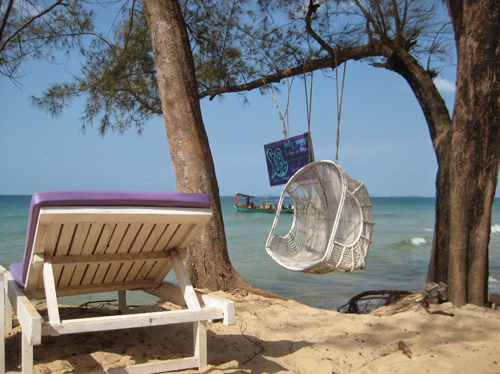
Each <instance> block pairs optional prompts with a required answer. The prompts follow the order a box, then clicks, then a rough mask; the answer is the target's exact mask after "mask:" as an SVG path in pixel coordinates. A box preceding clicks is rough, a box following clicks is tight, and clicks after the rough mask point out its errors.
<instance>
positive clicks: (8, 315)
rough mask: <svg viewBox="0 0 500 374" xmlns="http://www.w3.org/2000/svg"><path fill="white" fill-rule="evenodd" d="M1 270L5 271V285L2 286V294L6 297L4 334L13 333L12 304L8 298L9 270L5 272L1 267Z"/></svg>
mask: <svg viewBox="0 0 500 374" xmlns="http://www.w3.org/2000/svg"><path fill="white" fill-rule="evenodd" d="M0 270H3V284H2V290H1V291H2V293H3V295H4V313H5V314H4V321H3V322H4V323H3V325H4V329H5V330H4V332H5V331H7V332H9V331H12V304H11V303H10V301H9V298H8V296H7V295H8V292H9V290H8V285H7V278H6V274H7V270H5V268H3V267H2V266H1V265H0Z"/></svg>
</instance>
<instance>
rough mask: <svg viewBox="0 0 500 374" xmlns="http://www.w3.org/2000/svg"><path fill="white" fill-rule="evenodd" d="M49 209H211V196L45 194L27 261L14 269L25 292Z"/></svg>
mask: <svg viewBox="0 0 500 374" xmlns="http://www.w3.org/2000/svg"><path fill="white" fill-rule="evenodd" d="M47 206H136V207H141V206H142V207H171V208H210V195H207V194H199V193H183V192H129V191H44V192H36V193H35V194H33V197H32V198H31V205H30V211H29V217H28V228H27V236H26V247H25V249H24V256H23V261H22V262H18V263H14V264H12V265H10V271H11V273H12V277H13V278H14V280H15V281H16V283H18V284H19V285H20V286H21V287H23V288H24V284H25V282H26V275H27V274H28V267H29V261H30V258H31V252H32V250H33V241H34V239H35V232H36V226H37V223H38V215H39V214H40V208H42V207H47Z"/></svg>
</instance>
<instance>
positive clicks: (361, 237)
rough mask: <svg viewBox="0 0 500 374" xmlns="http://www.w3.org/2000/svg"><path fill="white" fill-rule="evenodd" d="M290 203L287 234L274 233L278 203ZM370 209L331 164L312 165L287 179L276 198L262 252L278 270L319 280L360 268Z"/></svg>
mask: <svg viewBox="0 0 500 374" xmlns="http://www.w3.org/2000/svg"><path fill="white" fill-rule="evenodd" d="M286 195H289V196H290V197H291V198H292V201H293V208H294V216H293V223H292V227H291V228H290V231H289V232H288V233H287V234H286V235H284V236H280V235H278V234H276V233H275V231H276V229H277V226H278V220H279V217H280V210H281V208H282V205H283V199H284V197H285V196H286ZM373 225H374V223H373V213H372V205H371V203H370V197H369V195H368V191H367V190H366V187H365V186H364V185H363V183H362V182H358V181H356V180H354V179H352V178H350V177H349V176H348V175H347V174H346V173H345V172H344V170H343V169H342V168H341V167H340V166H339V165H337V164H336V163H334V162H332V161H317V162H312V163H310V164H308V165H306V166H304V167H303V168H302V169H300V170H299V171H297V172H296V173H295V175H294V176H293V177H292V178H290V180H289V181H288V183H287V184H286V186H285V188H284V189H283V192H282V193H281V198H280V203H279V205H278V210H277V212H276V217H275V219H274V223H273V226H272V229H271V232H270V234H269V237H268V239H267V242H266V251H267V252H268V253H269V255H270V256H271V257H272V258H273V259H274V260H275V261H276V262H278V263H279V264H280V265H282V266H283V267H285V268H287V269H289V270H293V271H301V272H306V273H314V274H322V273H328V272H331V271H334V270H339V271H353V270H356V269H363V268H364V267H365V258H366V255H367V253H368V246H369V245H370V243H371V235H372V231H373Z"/></svg>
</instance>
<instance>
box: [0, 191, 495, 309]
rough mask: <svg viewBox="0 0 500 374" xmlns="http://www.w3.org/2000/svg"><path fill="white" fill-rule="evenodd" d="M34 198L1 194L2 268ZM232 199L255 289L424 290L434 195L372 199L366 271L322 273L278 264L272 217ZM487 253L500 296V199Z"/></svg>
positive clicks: (133, 298)
mask: <svg viewBox="0 0 500 374" xmlns="http://www.w3.org/2000/svg"><path fill="white" fill-rule="evenodd" d="M30 200H31V196H27V195H0V238H1V240H0V256H1V257H0V258H1V261H0V264H1V265H2V266H3V267H5V268H7V267H8V266H9V265H10V264H11V263H13V262H18V261H21V260H22V256H23V252H24V246H25V236H26V225H27V219H28V210H29V204H30ZM233 200H234V196H223V197H221V204H222V214H223V218H224V225H225V230H226V236H227V242H228V252H229V257H230V260H231V263H232V264H233V266H234V268H235V269H236V271H237V272H238V273H239V274H240V275H241V276H242V277H243V278H244V279H245V280H246V281H247V282H248V283H250V284H252V285H253V286H256V287H259V288H262V289H264V290H267V291H271V292H274V293H277V294H279V295H281V296H283V297H286V298H290V299H294V300H297V301H300V302H304V303H306V304H308V305H311V306H314V307H318V308H323V309H330V310H337V309H338V308H339V307H340V306H342V305H344V304H345V303H347V301H348V300H349V299H350V298H351V297H353V296H355V295H357V294H359V293H361V292H364V291H370V290H406V291H415V292H421V291H422V287H423V285H424V284H425V280H426V276H427V268H428V265H429V259H430V250H431V245H432V238H433V234H434V214H435V198H433V197H415V196H411V197H408V196H405V197H372V198H371V200H372V203H373V213H374V221H375V227H374V231H373V236H372V241H373V243H372V244H371V245H370V249H369V253H368V256H367V259H366V268H365V269H363V270H357V271H354V272H352V273H344V272H332V273H328V274H322V275H315V274H306V273H300V272H292V271H289V270H287V269H284V268H282V267H281V266H279V265H278V264H277V263H275V262H274V260H273V259H272V258H271V257H270V256H269V255H268V254H267V252H266V250H265V242H266V239H267V236H268V235H269V231H270V229H271V225H272V223H273V220H274V214H262V213H238V212H236V211H235V209H234V207H233ZM287 220H288V221H289V222H287ZM291 222H292V215H284V216H281V217H280V227H281V226H283V227H285V228H288V227H289V226H287V225H291ZM489 252H490V278H489V287H490V292H495V293H500V199H495V204H494V207H493V215H492V223H491V238H490V246H489ZM167 279H168V278H167ZM130 294H131V295H130V296H127V298H128V300H129V302H130V303H134V304H137V303H151V302H154V299H153V298H152V297H151V296H149V295H145V294H144V293H139V292H131V293H130ZM109 296H111V295H92V296H89V295H85V296H78V297H72V298H62V299H61V300H60V302H63V303H64V302H65V301H64V300H65V299H68V300H67V302H68V303H69V302H71V303H83V302H86V301H89V299H91V300H99V299H104V298H109ZM111 297H114V298H116V295H113V296H111Z"/></svg>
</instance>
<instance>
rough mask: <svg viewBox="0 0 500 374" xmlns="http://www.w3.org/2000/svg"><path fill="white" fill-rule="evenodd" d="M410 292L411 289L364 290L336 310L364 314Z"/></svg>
mask: <svg viewBox="0 0 500 374" xmlns="http://www.w3.org/2000/svg"><path fill="white" fill-rule="evenodd" d="M412 293H413V292H411V291H402V290H372V291H365V292H361V293H360V294H358V295H356V296H354V297H353V298H351V299H350V300H349V301H348V302H347V304H344V305H342V306H341V307H340V308H338V311H339V312H342V313H352V314H366V313H370V312H371V311H373V310H375V309H377V308H379V307H381V306H386V305H390V304H392V303H394V302H396V301H398V300H400V299H401V298H403V297H404V296H407V295H411V294H412Z"/></svg>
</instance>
